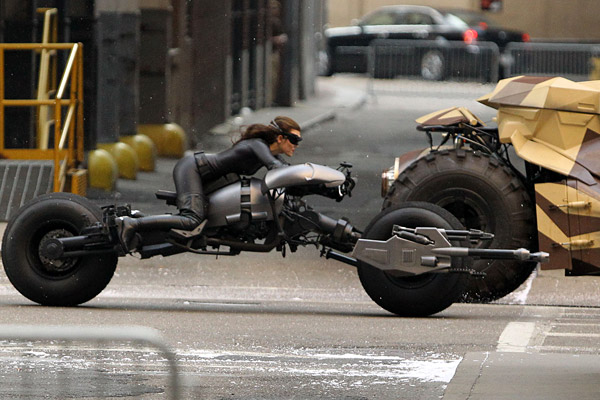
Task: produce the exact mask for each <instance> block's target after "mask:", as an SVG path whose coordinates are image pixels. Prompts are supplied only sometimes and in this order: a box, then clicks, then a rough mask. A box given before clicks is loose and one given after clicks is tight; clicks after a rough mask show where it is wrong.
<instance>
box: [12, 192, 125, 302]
mask: <svg viewBox="0 0 600 400" xmlns="http://www.w3.org/2000/svg"><path fill="white" fill-rule="evenodd" d="M101 218H102V212H101V210H100V209H99V208H98V207H97V206H96V205H94V204H93V203H91V202H90V201H89V200H87V199H85V198H83V197H80V196H77V195H74V194H67V193H53V194H49V195H44V196H40V197H38V198H36V199H35V200H33V201H32V202H31V203H29V204H27V205H25V206H24V207H23V208H21V210H19V212H18V213H17V214H16V215H15V216H14V217H13V218H12V220H11V221H10V222H9V224H8V226H7V227H6V231H5V232H4V237H3V239H2V262H3V264H4V270H5V271H6V275H7V276H8V279H9V280H10V282H11V283H12V284H13V285H14V287H15V288H16V289H17V290H18V291H19V292H21V294H22V295H23V296H25V297H27V298H28V299H30V300H32V301H34V302H36V303H39V304H42V305H50V306H73V305H77V304H81V303H85V302H86V301H88V300H91V299H92V298H94V297H95V296H96V295H98V294H99V293H100V292H101V291H102V290H103V289H104V288H105V287H106V285H107V284H108V282H109V281H110V279H111V278H112V276H113V274H114V272H115V268H116V266H117V261H118V257H117V254H116V253H111V254H100V255H98V254H96V255H88V256H81V257H72V258H64V259H48V258H46V257H44V256H43V255H42V253H41V252H40V248H41V245H42V244H43V243H44V241H46V240H49V239H52V238H60V237H71V236H76V235H78V234H79V233H80V232H81V230H82V229H83V228H85V227H86V226H89V225H90V224H93V223H94V222H98V221H100V220H101Z"/></svg>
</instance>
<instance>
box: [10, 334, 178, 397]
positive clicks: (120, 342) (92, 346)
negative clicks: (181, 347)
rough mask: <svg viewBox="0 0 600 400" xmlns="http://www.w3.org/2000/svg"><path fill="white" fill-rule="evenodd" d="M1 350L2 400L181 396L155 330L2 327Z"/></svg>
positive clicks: (173, 362) (172, 359) (168, 355)
mask: <svg viewBox="0 0 600 400" xmlns="http://www.w3.org/2000/svg"><path fill="white" fill-rule="evenodd" d="M0 344H1V345H0V369H1V370H2V373H1V375H2V382H1V383H0V398H18V399H41V398H44V399H66V398H87V399H106V398H117V397H130V396H131V397H136V398H139V396H143V395H150V396H153V395H158V396H159V397H160V398H169V399H179V398H180V395H181V388H180V382H179V376H178V370H177V364H176V360H175V355H174V354H173V353H172V352H171V350H169V348H168V347H167V346H166V345H165V344H164V343H163V341H162V339H161V337H160V335H159V334H158V333H157V331H155V330H154V329H150V328H144V327H122V326H119V327H117V326H115V327H80V326H77V327H74V326H60V327H59V326H25V325H1V326H0ZM165 377H166V378H165ZM165 379H166V381H165ZM152 398H154V397H152Z"/></svg>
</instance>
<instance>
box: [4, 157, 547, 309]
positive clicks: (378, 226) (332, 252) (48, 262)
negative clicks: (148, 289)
mask: <svg viewBox="0 0 600 400" xmlns="http://www.w3.org/2000/svg"><path fill="white" fill-rule="evenodd" d="M350 169H351V165H350V164H346V163H342V164H341V165H340V167H339V168H338V169H333V168H329V167H326V166H322V165H317V164H312V163H306V164H301V165H293V166H288V167H283V168H278V169H274V170H271V171H268V172H267V173H266V175H265V177H264V178H263V179H258V178H255V177H237V176H236V177H235V179H233V180H228V181H227V182H225V183H222V184H221V185H217V186H216V187H212V188H210V189H209V190H208V192H209V193H207V195H208V197H209V206H208V217H207V219H206V220H205V221H203V222H202V223H201V224H200V225H199V226H198V227H197V228H196V229H194V230H192V231H178V230H173V229H171V230H164V231H162V230H156V231H148V232H146V231H144V232H139V233H138V235H139V244H138V246H137V252H138V253H139V255H140V256H141V258H143V259H144V258H149V257H153V256H157V255H161V256H171V255H174V254H178V253H183V252H192V253H197V254H206V255H218V256H237V255H239V254H240V253H241V252H243V251H250V252H269V251H272V250H274V249H276V250H278V251H280V252H282V253H283V254H284V255H285V251H286V249H287V248H289V250H291V251H292V252H293V251H295V250H296V249H297V248H298V246H307V245H315V246H316V247H317V248H318V249H319V250H320V252H321V255H323V256H325V257H326V258H332V259H335V260H338V261H341V262H344V263H346V264H350V265H353V266H356V267H357V268H358V275H359V277H360V281H361V283H362V285H363V287H364V289H365V290H366V292H367V293H368V294H369V296H370V297H371V298H372V299H373V301H375V302H376V303H377V304H378V305H380V306H381V307H383V308H384V309H386V310H388V311H390V312H392V313H394V314H397V315H400V316H427V315H431V314H434V313H437V312H439V311H442V310H444V309H445V308H447V307H449V306H450V305H451V304H452V303H454V302H455V301H457V300H458V299H459V298H460V297H461V295H462V294H463V292H464V290H465V287H466V285H467V282H468V280H469V279H471V277H472V276H474V275H477V273H476V272H475V270H473V269H472V268H471V265H472V260H473V258H510V259H518V260H522V261H532V260H533V261H544V260H545V259H547V254H546V253H534V254H530V252H529V251H528V250H525V249H518V250H498V249H480V248H470V247H469V246H470V244H471V243H472V242H474V241H478V240H488V239H491V238H492V235H490V234H487V233H485V232H481V231H477V230H465V229H464V227H463V226H462V225H461V223H460V222H459V221H458V220H457V219H456V218H455V217H454V216H453V215H452V214H450V213H449V212H447V211H446V210H444V209H442V208H440V207H438V206H435V205H433V204H430V203H424V202H411V203H404V204H402V205H400V206H397V207H391V208H388V209H386V210H385V211H383V212H381V213H380V214H379V215H377V216H376V217H375V218H373V220H372V221H371V222H370V223H369V225H368V226H367V227H366V229H365V230H364V232H361V231H359V230H358V229H356V228H355V227H353V226H352V225H351V224H350V222H349V221H348V220H346V219H339V220H336V219H333V218H330V217H327V216H326V215H323V214H321V213H318V212H316V211H314V210H313V209H312V208H311V207H310V206H309V205H308V204H307V202H306V201H305V200H304V197H305V196H307V195H311V194H316V195H322V196H327V197H330V198H333V199H336V200H338V201H341V200H342V199H343V198H344V197H345V196H350V195H351V193H352V189H353V187H354V185H355V180H354V178H352V176H351V172H350ZM156 196H157V198H159V199H162V200H165V201H166V202H167V204H169V205H175V202H176V193H175V192H169V191H158V192H157V193H156ZM122 216H129V217H134V218H135V217H141V216H142V214H141V213H139V212H137V211H133V210H132V209H131V207H130V206H129V205H126V206H115V205H109V206H106V207H102V208H100V207H98V206H96V205H95V204H93V203H92V202H90V201H89V200H87V199H86V198H84V197H81V196H77V195H74V194H69V193H52V194H49V195H44V196H40V197H38V198H36V199H34V200H33V201H31V202H30V203H29V204H26V205H25V206H23V207H22V208H21V209H20V210H19V211H18V213H17V214H16V215H15V216H14V217H13V218H12V220H11V221H10V222H9V223H8V226H7V228H6V231H5V233H4V238H3V241H2V261H3V264H4V269H5V271H6V275H7V276H8V278H9V279H10V281H11V283H12V284H13V285H14V286H15V288H16V289H17V290H18V291H19V292H20V293H21V294H23V295H24V296H25V297H27V298H28V299H30V300H32V301H34V302H36V303H39V304H42V305H51V306H74V305H78V304H81V303H85V302H87V301H89V300H91V299H93V298H94V297H95V296H96V295H98V294H99V293H100V292H101V291H102V290H103V289H104V288H105V287H106V285H107V284H108V283H109V281H110V280H111V278H112V276H113V274H114V271H115V269H116V266H117V262H118V259H119V257H120V256H125V255H126V253H125V252H124V251H123V249H122V246H121V244H120V241H119V228H118V227H117V224H116V223H115V219H116V218H119V217H122Z"/></svg>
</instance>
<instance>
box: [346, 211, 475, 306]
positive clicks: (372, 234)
mask: <svg viewBox="0 0 600 400" xmlns="http://www.w3.org/2000/svg"><path fill="white" fill-rule="evenodd" d="M394 225H401V226H405V227H408V228H415V227H419V226H420V227H428V226H434V227H438V228H444V229H464V227H463V226H462V225H461V224H460V222H459V221H458V220H457V219H456V218H454V217H453V216H452V214H450V213H449V212H447V211H446V210H444V209H443V208H441V207H438V206H436V205H434V204H430V203H424V202H411V203H405V204H402V205H401V206H398V207H390V208H388V209H386V210H384V211H382V212H381V213H380V214H379V215H377V216H376V217H375V218H374V219H373V220H372V221H371V223H370V224H369V225H368V226H367V228H366V229H365V232H364V234H363V236H362V237H363V238H364V239H375V240H387V239H389V238H390V237H391V235H392V228H393V226H394ZM453 244H454V245H456V246H461V245H463V246H464V244H461V243H453ZM463 262H464V260H462V259H457V260H456V261H455V263H454V264H453V265H452V267H454V268H459V269H461V268H465V265H464V264H463ZM358 276H359V278H360V282H361V283H362V285H363V288H364V289H365V291H366V292H367V294H368V295H369V297H371V299H372V300H373V301H374V302H375V303H377V304H378V305H379V306H381V307H382V308H384V309H386V310H387V311H389V312H392V313H394V314H397V315H399V316H403V317H425V316H428V315H431V314H435V313H438V312H440V311H442V310H444V309H446V308H448V307H450V305H451V304H452V303H455V302H456V301H458V300H459V299H460V298H461V296H462V294H463V292H464V290H465V289H466V286H467V282H468V280H469V274H467V273H465V272H453V273H429V274H422V275H416V276H402V275H399V274H393V273H391V272H384V271H382V270H380V269H377V268H375V267H372V266H371V265H369V264H366V263H363V262H359V266H358Z"/></svg>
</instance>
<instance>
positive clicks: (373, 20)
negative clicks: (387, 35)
mask: <svg viewBox="0 0 600 400" xmlns="http://www.w3.org/2000/svg"><path fill="white" fill-rule="evenodd" d="M396 19H397V14H396V13H395V12H391V11H376V12H374V13H371V14H368V15H366V16H365V17H364V18H363V19H362V20H361V21H360V25H394V24H396V23H397V22H396Z"/></svg>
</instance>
